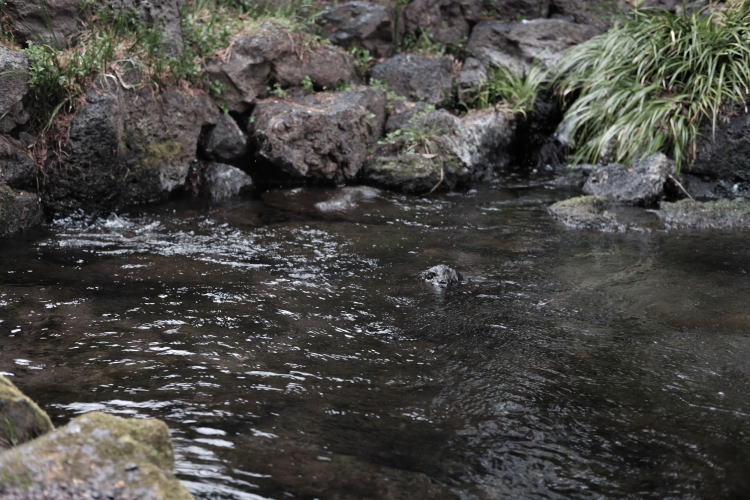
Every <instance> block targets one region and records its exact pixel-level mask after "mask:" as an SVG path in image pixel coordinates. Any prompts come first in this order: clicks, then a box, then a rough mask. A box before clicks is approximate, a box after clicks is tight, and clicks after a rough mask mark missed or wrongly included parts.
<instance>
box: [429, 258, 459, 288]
mask: <svg viewBox="0 0 750 500" xmlns="http://www.w3.org/2000/svg"><path fill="white" fill-rule="evenodd" d="M419 277H420V278H422V280H424V281H426V282H427V283H430V284H432V285H433V286H435V287H438V288H447V287H449V286H451V285H457V284H459V283H461V281H463V276H461V273H459V272H458V271H456V270H455V269H453V268H452V267H449V266H446V265H445V264H439V265H437V266H434V267H431V268H429V269H428V270H426V271H423V272H422V273H420V275H419Z"/></svg>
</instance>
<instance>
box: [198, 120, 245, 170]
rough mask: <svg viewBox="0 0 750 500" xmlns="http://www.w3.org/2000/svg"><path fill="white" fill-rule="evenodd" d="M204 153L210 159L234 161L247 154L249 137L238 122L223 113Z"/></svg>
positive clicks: (209, 134) (210, 133)
mask: <svg viewBox="0 0 750 500" xmlns="http://www.w3.org/2000/svg"><path fill="white" fill-rule="evenodd" d="M203 154H204V155H205V156H206V157H207V158H208V159H210V160H214V161H218V162H225V163H233V162H237V161H239V160H241V159H243V158H244V157H245V155H246V154H247V137H246V136H245V134H244V132H242V129H241V128H240V126H239V125H238V124H237V122H236V121H235V120H234V118H232V117H231V116H230V115H228V114H223V115H222V116H221V117H220V118H219V121H218V122H217V123H216V126H215V127H213V128H212V129H211V131H210V132H209V133H208V137H207V138H206V141H205V144H204V145H203Z"/></svg>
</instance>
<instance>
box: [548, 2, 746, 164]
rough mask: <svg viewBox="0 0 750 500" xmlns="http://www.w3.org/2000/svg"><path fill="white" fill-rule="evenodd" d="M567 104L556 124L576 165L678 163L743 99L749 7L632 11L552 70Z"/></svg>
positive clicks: (686, 159)
mask: <svg viewBox="0 0 750 500" xmlns="http://www.w3.org/2000/svg"><path fill="white" fill-rule="evenodd" d="M556 75H557V76H556V80H557V87H558V89H559V91H560V92H561V94H562V95H563V96H565V97H567V98H569V99H575V101H574V102H573V104H572V105H571V106H570V108H569V109H568V110H567V112H566V114H565V118H564V122H563V126H564V127H565V128H566V129H567V130H569V131H570V132H571V138H572V140H573V146H574V148H575V158H576V160H577V161H581V162H598V161H599V160H601V159H603V158H606V159H613V160H616V161H622V162H627V161H630V160H634V159H637V158H640V157H643V156H645V155H648V154H651V153H654V152H657V151H661V152H664V153H667V154H670V155H671V156H672V157H673V158H674V160H675V162H676V163H677V166H678V167H680V166H683V165H684V164H685V163H688V162H689V161H690V160H691V159H692V158H693V157H694V153H695V147H696V142H697V139H698V137H699V133H700V130H701V126H702V125H704V124H710V125H711V126H712V128H713V130H714V131H715V130H716V126H717V123H718V121H719V119H720V117H721V116H722V115H723V112H724V111H725V110H727V109H728V108H730V107H732V106H734V105H741V106H744V104H745V102H746V100H747V98H748V95H749V94H750V3H748V2H736V3H734V4H732V5H729V6H727V7H725V8H724V9H722V10H700V11H690V12H687V13H684V14H674V13H670V12H667V11H649V10H636V11H635V12H633V13H632V14H631V15H629V16H628V17H626V18H624V19H622V20H621V21H619V22H618V23H617V24H616V25H615V26H614V27H613V28H612V29H611V30H610V31H609V32H608V33H606V34H604V35H601V36H599V37H596V38H594V39H592V40H590V41H589V42H587V43H584V44H582V45H580V46H578V47H576V48H574V49H573V50H572V51H570V52H569V53H568V54H567V55H566V56H565V58H564V59H563V61H562V63H561V64H560V65H559V67H558V68H556Z"/></svg>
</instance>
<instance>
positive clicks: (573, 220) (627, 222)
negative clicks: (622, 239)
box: [549, 196, 658, 232]
mask: <svg viewBox="0 0 750 500" xmlns="http://www.w3.org/2000/svg"><path fill="white" fill-rule="evenodd" d="M549 212H550V214H552V216H553V217H555V218H556V219H557V220H559V221H560V222H562V223H563V224H564V225H566V226H568V227H572V228H575V229H593V230H596V231H604V232H621V231H631V230H634V231H644V230H649V229H652V228H654V227H655V226H657V225H658V224H657V223H658V220H657V218H656V217H655V216H654V215H653V214H652V213H651V212H649V211H646V210H643V209H640V208H635V207H628V206H623V205H618V204H616V203H613V202H611V201H607V200H605V199H604V198H599V197H598V196H578V197H576V198H570V199H567V200H563V201H558V202H557V203H555V204H553V205H552V206H550V207H549Z"/></svg>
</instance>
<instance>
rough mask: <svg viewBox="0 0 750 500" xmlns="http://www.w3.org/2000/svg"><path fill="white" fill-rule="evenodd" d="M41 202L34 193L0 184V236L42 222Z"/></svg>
mask: <svg viewBox="0 0 750 500" xmlns="http://www.w3.org/2000/svg"><path fill="white" fill-rule="evenodd" d="M43 219H44V214H43V212H42V204H41V202H40V200H39V196H38V195H37V194H36V193H29V192H26V191H18V190H15V189H11V188H10V187H8V186H7V185H5V184H0V238H2V237H5V236H10V235H12V234H15V233H18V232H21V231H23V230H25V229H28V228H31V227H34V226H38V225H39V224H41V223H42V220H43Z"/></svg>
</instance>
